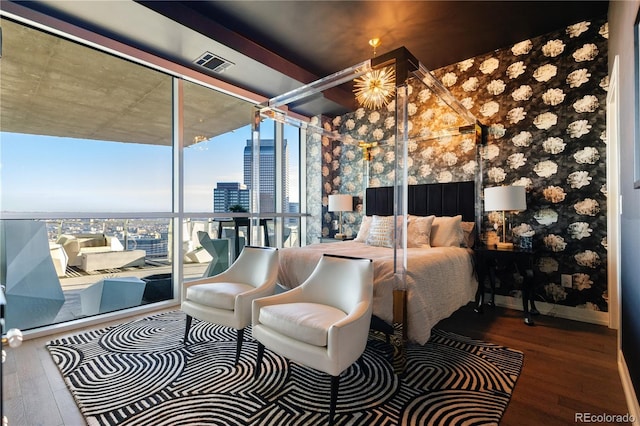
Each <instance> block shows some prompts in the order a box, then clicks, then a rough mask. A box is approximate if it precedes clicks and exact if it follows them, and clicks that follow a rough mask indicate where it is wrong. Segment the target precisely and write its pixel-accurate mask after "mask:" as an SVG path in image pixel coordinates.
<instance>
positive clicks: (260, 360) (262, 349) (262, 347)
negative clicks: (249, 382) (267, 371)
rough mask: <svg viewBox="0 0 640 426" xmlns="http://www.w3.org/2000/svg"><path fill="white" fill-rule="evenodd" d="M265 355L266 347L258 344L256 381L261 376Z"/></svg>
mask: <svg viewBox="0 0 640 426" xmlns="http://www.w3.org/2000/svg"><path fill="white" fill-rule="evenodd" d="M263 355H264V345H263V344H262V343H260V342H258V359H257V360H256V373H255V375H254V379H257V378H258V377H259V376H260V367H261V365H262V356H263Z"/></svg>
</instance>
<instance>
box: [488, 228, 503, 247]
mask: <svg viewBox="0 0 640 426" xmlns="http://www.w3.org/2000/svg"><path fill="white" fill-rule="evenodd" d="M486 238H487V241H486V244H487V247H495V246H496V245H497V244H498V243H499V242H500V237H498V233H497V232H496V231H487V233H486Z"/></svg>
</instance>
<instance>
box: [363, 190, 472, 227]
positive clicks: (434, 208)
mask: <svg viewBox="0 0 640 426" xmlns="http://www.w3.org/2000/svg"><path fill="white" fill-rule="evenodd" d="M408 196H409V205H408V210H409V214H413V215H416V216H429V215H435V216H456V215H459V214H461V215H462V220H463V221H469V222H473V221H475V200H476V198H475V182H474V181H465V182H450V183H426V184H420V185H409V187H408ZM366 197H367V198H366V215H367V216H371V215H374V214H375V215H379V216H391V215H393V187H392V186H382V187H379V188H367V193H366Z"/></svg>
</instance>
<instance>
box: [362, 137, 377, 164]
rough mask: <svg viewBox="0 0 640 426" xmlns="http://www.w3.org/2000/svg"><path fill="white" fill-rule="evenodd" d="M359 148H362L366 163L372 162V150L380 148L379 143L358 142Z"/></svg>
mask: <svg viewBox="0 0 640 426" xmlns="http://www.w3.org/2000/svg"><path fill="white" fill-rule="evenodd" d="M358 146H359V147H360V148H362V158H363V159H364V160H365V161H371V148H374V147H376V146H378V142H365V141H360V142H358Z"/></svg>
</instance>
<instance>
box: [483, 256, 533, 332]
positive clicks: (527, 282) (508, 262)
mask: <svg viewBox="0 0 640 426" xmlns="http://www.w3.org/2000/svg"><path fill="white" fill-rule="evenodd" d="M474 254H475V262H476V272H477V273H478V291H477V292H476V308H475V311H476V312H478V313H482V312H483V304H484V278H485V277H486V276H487V273H488V274H489V282H490V284H491V300H490V301H488V303H487V304H489V305H492V306H493V305H495V290H496V269H497V268H498V267H510V266H512V267H515V268H516V270H517V271H518V272H519V273H520V274H521V275H522V277H523V282H522V307H523V308H524V323H525V324H527V325H534V322H533V319H532V318H531V316H532V315H538V314H539V313H540V312H538V309H536V305H535V301H534V298H533V287H534V279H533V278H534V274H533V271H534V263H535V258H536V252H535V251H534V250H525V249H521V248H518V247H514V248H513V249H505V250H502V249H497V248H494V247H487V246H478V247H476V248H474Z"/></svg>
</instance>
